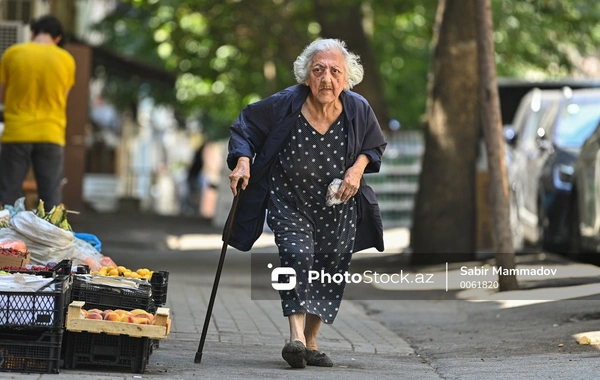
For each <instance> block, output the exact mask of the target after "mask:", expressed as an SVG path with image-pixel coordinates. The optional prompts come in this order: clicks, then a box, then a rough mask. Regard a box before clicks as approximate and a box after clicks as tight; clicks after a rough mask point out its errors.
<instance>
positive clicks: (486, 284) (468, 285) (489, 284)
mask: <svg viewBox="0 0 600 380" xmlns="http://www.w3.org/2000/svg"><path fill="white" fill-rule="evenodd" d="M499 286H500V284H499V283H498V281H461V282H460V288H461V289H498V287H499Z"/></svg>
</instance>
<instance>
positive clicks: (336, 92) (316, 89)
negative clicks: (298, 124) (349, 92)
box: [306, 49, 348, 104]
mask: <svg viewBox="0 0 600 380" xmlns="http://www.w3.org/2000/svg"><path fill="white" fill-rule="evenodd" d="M347 81H348V80H347V78H346V70H345V67H344V56H343V55H342V52H340V51H338V50H337V49H336V50H328V51H323V52H319V53H317V54H316V55H315V56H314V58H313V61H312V64H311V66H310V75H309V76H308V79H307V80H306V84H307V85H308V87H310V91H311V93H312V96H313V97H314V98H315V99H317V101H318V102H319V103H322V104H329V103H332V102H334V101H335V100H336V99H337V98H338V96H340V93H341V92H342V91H343V90H344V88H345V87H346V85H347Z"/></svg>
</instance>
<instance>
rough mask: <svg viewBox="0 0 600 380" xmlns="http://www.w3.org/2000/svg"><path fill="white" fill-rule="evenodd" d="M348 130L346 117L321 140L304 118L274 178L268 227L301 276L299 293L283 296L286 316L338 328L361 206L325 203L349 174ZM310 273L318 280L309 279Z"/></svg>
mask: <svg viewBox="0 0 600 380" xmlns="http://www.w3.org/2000/svg"><path fill="white" fill-rule="evenodd" d="M345 124H346V120H345V117H344V113H343V112H342V114H341V115H340V117H339V118H338V120H336V121H335V122H334V123H333V124H332V125H331V126H330V128H329V130H328V131H327V132H326V133H325V134H323V135H322V134H320V133H319V132H317V131H316V130H315V129H314V128H313V127H312V126H311V125H310V124H309V123H308V121H307V120H306V119H305V118H304V116H302V115H300V116H299V117H298V120H297V122H296V126H295V128H294V129H293V130H292V132H291V133H290V136H289V137H288V140H287V142H286V143H285V144H284V146H283V149H282V150H281V152H280V153H279V158H278V160H277V161H276V163H275V166H274V168H273V171H272V173H271V178H270V184H269V191H270V197H269V203H268V213H269V214H268V217H267V224H268V225H269V227H270V228H271V230H273V232H274V234H275V243H276V244H277V247H278V248H279V258H280V259H281V266H282V267H292V268H294V269H295V271H296V287H295V288H294V289H292V290H282V291H280V296H281V300H282V306H283V315H284V316H289V315H292V314H300V313H309V314H314V315H317V316H319V317H320V318H321V320H322V321H323V322H324V323H333V320H334V319H335V317H336V315H337V312H338V310H339V306H340V303H341V301H342V296H343V293H344V287H345V282H344V281H339V280H340V277H341V276H344V274H345V273H346V272H347V271H348V268H349V266H350V259H351V258H352V249H353V247H354V236H355V233H356V203H355V200H354V198H352V199H351V200H350V201H348V202H347V203H345V204H339V205H334V206H332V207H328V206H326V205H325V197H326V195H327V186H328V185H329V183H331V181H332V180H333V179H334V178H343V177H344V173H345V172H346V141H347V132H346V131H347V128H346V125H345ZM310 271H316V273H318V274H319V279H316V278H312V279H309V274H310V273H311V272H310ZM312 273H315V272H312ZM338 273H339V274H338ZM335 274H338V275H337V276H334V275H335ZM283 277H284V276H282V278H281V279H280V281H284V282H288V279H285V278H283ZM313 277H314V276H313ZM329 278H331V281H328V279H329ZM322 279H324V280H323V281H320V280H322ZM335 280H338V281H335Z"/></svg>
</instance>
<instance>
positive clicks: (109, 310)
mask: <svg viewBox="0 0 600 380" xmlns="http://www.w3.org/2000/svg"><path fill="white" fill-rule="evenodd" d="M112 312H113V311H112V310H111V309H106V310H104V311H103V312H102V316H103V317H105V316H106V314H108V313H112Z"/></svg>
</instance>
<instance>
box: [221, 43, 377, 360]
mask: <svg viewBox="0 0 600 380" xmlns="http://www.w3.org/2000/svg"><path fill="white" fill-rule="evenodd" d="M294 75H295V77H296V80H297V81H298V85H295V86H292V87H289V88H287V89H285V90H283V91H281V92H279V93H277V94H274V95H272V96H270V97H268V98H266V99H263V100H261V101H259V102H256V103H253V104H251V105H248V106H247V107H245V108H244V109H243V110H242V112H241V114H240V116H239V117H238V119H237V120H236V122H235V123H234V124H233V125H232V127H231V130H230V133H231V138H230V141H229V155H228V157H227V163H228V166H229V168H230V169H231V170H232V172H231V174H230V175H229V179H230V182H231V183H230V186H231V190H232V192H233V194H234V195H236V194H237V192H238V191H239V189H240V188H241V190H242V193H241V194H240V207H238V211H237V213H236V216H235V223H234V225H233V227H232V230H231V239H230V245H231V246H233V247H235V248H237V249H240V250H243V251H247V250H250V249H251V248H252V245H253V244H254V242H255V241H256V239H258V237H259V236H260V234H261V233H262V230H263V224H264V220H265V212H266V211H268V216H267V223H268V225H269V227H270V228H271V229H272V230H273V232H274V235H275V243H276V245H277V247H278V250H279V257H280V259H281V266H282V267H292V268H294V270H295V272H296V275H297V282H296V286H295V287H294V288H293V289H291V290H289V291H288V290H282V291H280V296H281V300H282V308H283V315H284V316H286V317H288V319H289V326H290V340H289V342H288V343H287V344H286V345H285V346H284V347H283V350H282V356H283V358H284V359H285V360H286V361H287V362H288V364H289V365H290V366H291V367H293V368H304V367H305V366H306V365H307V364H308V365H315V366H326V367H330V366H332V365H333V363H332V361H331V359H330V358H329V357H328V356H327V355H325V353H323V352H320V351H319V350H318V346H317V335H318V332H319V328H320V326H321V323H322V322H324V323H333V321H334V319H335V317H336V315H337V312H338V310H339V306H340V303H341V300H342V295H343V291H344V285H345V284H344V283H343V282H340V283H335V282H331V283H328V282H326V281H322V282H318V283H316V282H315V281H309V278H308V273H309V271H310V270H314V271H318V272H319V273H321V271H323V273H328V274H330V275H333V274H336V273H340V274H342V275H343V274H344V273H345V272H347V271H348V269H349V265H350V259H351V257H352V253H353V252H356V251H359V250H363V249H366V248H370V247H375V248H377V249H378V250H379V251H382V250H383V227H382V223H381V216H380V212H379V206H378V205H377V200H376V198H375V194H374V193H373V190H372V189H371V188H370V187H369V186H367V185H366V184H365V182H364V179H363V174H364V173H369V172H378V171H379V168H380V165H381V156H382V154H383V151H384V149H385V147H386V141H385V138H384V136H383V133H382V131H381V128H380V126H379V123H378V122H377V119H376V117H375V114H374V113H373V110H372V109H371V107H370V105H369V103H368V102H367V101H366V100H365V99H364V98H363V97H362V96H360V95H358V94H357V93H354V92H352V91H350V89H351V88H352V87H353V86H354V85H356V84H358V83H360V82H361V80H362V78H363V68H362V66H361V64H360V63H359V57H358V56H357V55H355V54H353V53H351V52H349V51H348V50H347V49H346V45H345V43H344V42H342V41H339V40H335V39H321V40H316V41H314V42H313V43H311V44H310V45H309V46H308V47H306V49H305V50H304V51H303V52H302V54H301V55H300V56H299V57H298V58H297V59H296V61H295V62H294ZM335 179H340V180H341V185H339V189H337V191H335V190H336V189H335V188H334V191H335V192H334V193H333V194H334V196H333V198H334V199H331V198H332V197H329V201H328V197H327V192H328V187H329V185H330V183H332V181H334V180H335ZM332 201H333V202H332ZM332 203H333V204H332ZM282 281H283V280H282V279H280V282H282Z"/></svg>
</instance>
